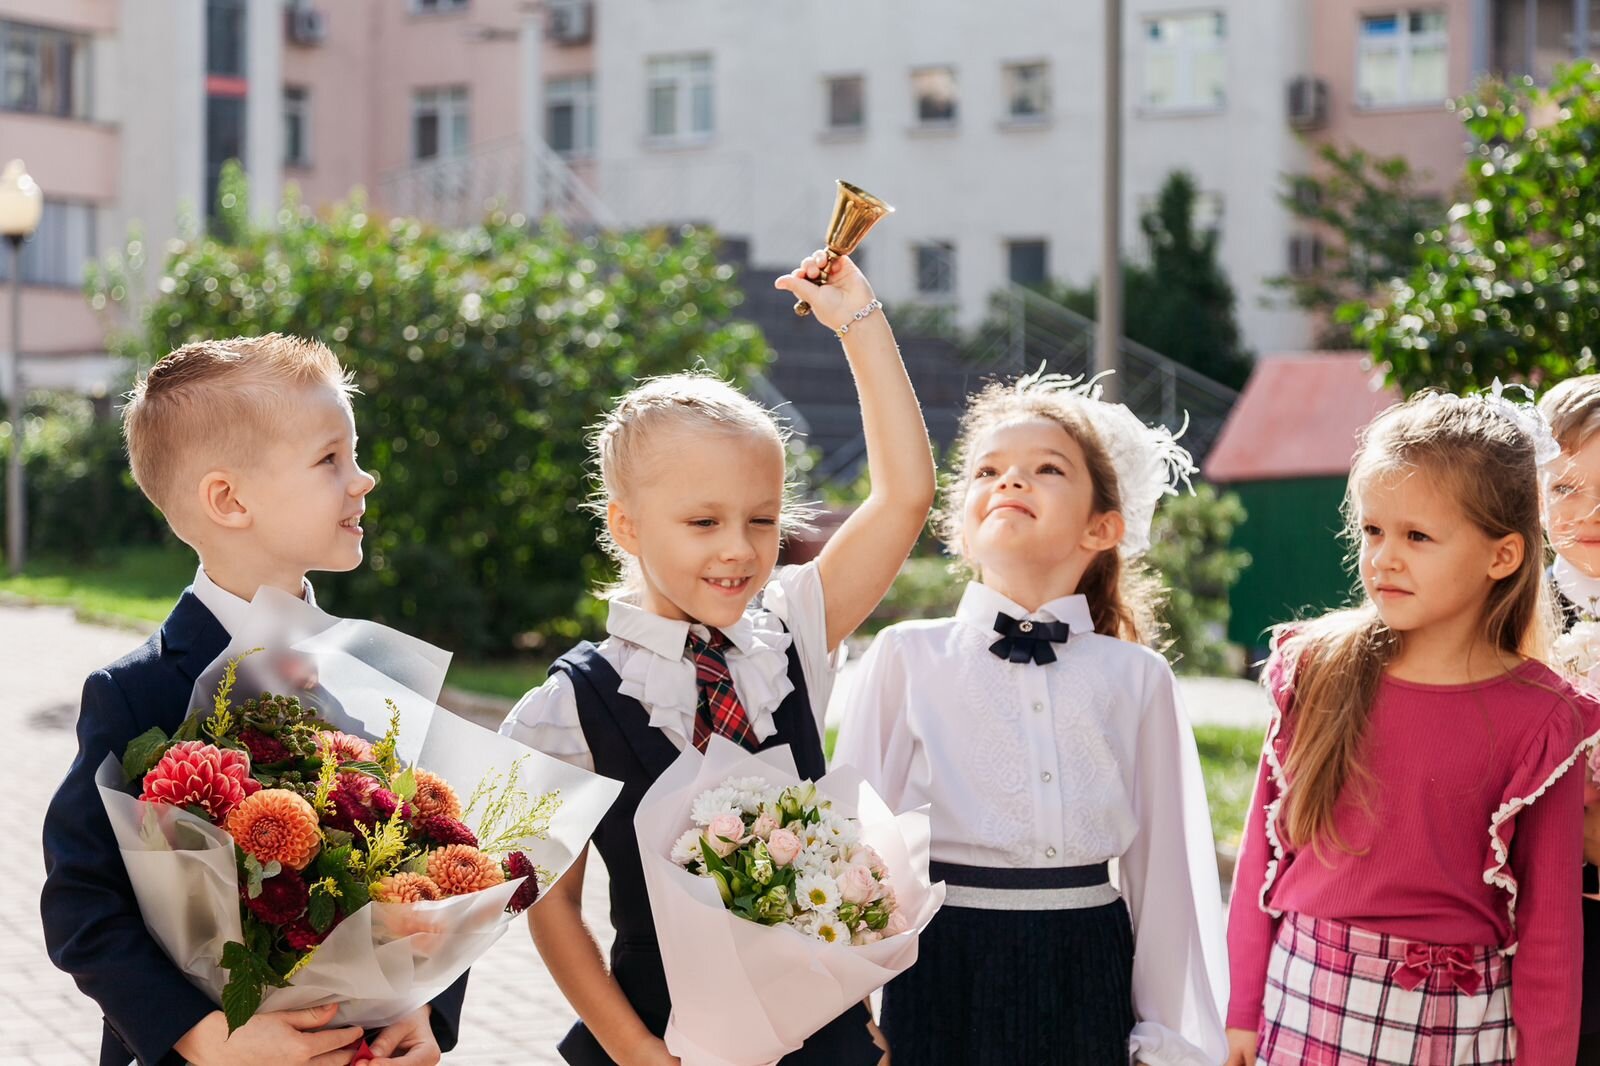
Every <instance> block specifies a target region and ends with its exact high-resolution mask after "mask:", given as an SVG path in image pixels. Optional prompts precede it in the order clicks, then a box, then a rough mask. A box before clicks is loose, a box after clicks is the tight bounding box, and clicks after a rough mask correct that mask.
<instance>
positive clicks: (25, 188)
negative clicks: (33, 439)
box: [0, 159, 44, 574]
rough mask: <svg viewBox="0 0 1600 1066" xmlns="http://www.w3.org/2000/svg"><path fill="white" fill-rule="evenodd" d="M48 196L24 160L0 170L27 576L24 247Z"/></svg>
mask: <svg viewBox="0 0 1600 1066" xmlns="http://www.w3.org/2000/svg"><path fill="white" fill-rule="evenodd" d="M43 211H44V194H43V193H41V192H40V191H39V186H38V183H36V182H35V181H34V180H33V179H32V178H31V177H29V176H28V168H27V167H25V166H23V164H22V160H20V159H13V160H12V161H11V162H9V163H7V164H6V168H5V170H4V171H0V236H4V237H5V239H6V243H8V244H10V245H11V358H10V359H8V360H7V361H6V417H7V418H9V419H10V421H11V448H10V461H9V462H8V463H7V471H6V561H7V564H8V565H9V566H10V568H11V572H12V573H13V574H18V573H21V572H22V564H23V562H24V561H25V559H26V555H27V530H28V524H27V514H26V512H25V510H24V508H25V507H26V504H25V502H24V496H25V493H24V492H23V481H22V391H23V386H22V242H23V241H25V240H27V239H28V238H29V237H31V236H33V231H34V230H36V229H38V228H39V216H40V215H41V214H42V213H43Z"/></svg>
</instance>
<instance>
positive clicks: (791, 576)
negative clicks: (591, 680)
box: [500, 562, 842, 772]
mask: <svg viewBox="0 0 1600 1066" xmlns="http://www.w3.org/2000/svg"><path fill="white" fill-rule="evenodd" d="M691 631H692V632H693V633H695V635H697V636H698V637H700V638H701V639H702V640H704V639H706V637H707V635H708V633H707V630H706V627H705V626H703V625H699V624H694V625H691V624H690V623H689V622H687V621H683V620H681V619H671V618H663V617H661V616H660V615H658V614H651V613H650V612H649V611H646V610H644V609H643V608H641V607H640V606H639V605H638V604H636V603H634V602H633V601H632V600H631V599H629V598H625V597H618V598H616V599H613V600H612V601H611V606H610V612H609V614H608V615H607V617H606V632H607V633H608V634H609V636H607V637H606V639H605V640H603V641H601V642H600V645H599V651H600V656H601V658H603V659H605V661H606V662H607V664H609V665H610V666H611V668H612V669H614V670H615V671H616V672H617V676H618V677H620V678H621V679H622V685H621V689H620V691H621V692H622V694H623V695H624V696H630V697H632V698H633V699H636V700H638V701H639V703H641V704H642V705H643V706H644V709H645V711H646V712H648V713H649V715H650V724H651V725H652V726H654V727H655V728H657V729H659V730H661V731H662V732H663V733H665V734H666V736H667V739H668V740H670V741H672V743H673V745H674V746H676V747H677V749H678V750H679V751H682V750H683V749H684V748H685V747H687V746H688V744H689V740H690V738H691V737H693V736H694V718H695V712H696V708H697V707H698V704H699V698H700V691H699V687H698V685H697V684H696V682H695V667H694V660H692V659H691V658H689V655H688V650H687V648H686V644H687V642H688V637H689V633H690V632H691ZM722 632H723V635H724V636H726V637H727V638H728V644H729V647H728V648H727V649H726V650H725V654H726V655H727V659H728V672H729V673H731V674H732V675H733V687H734V689H735V691H737V692H738V694H739V701H740V702H741V703H743V704H744V708H745V712H746V713H747V714H748V715H749V716H750V726H751V729H752V730H753V731H754V733H755V736H756V739H757V740H765V739H767V738H768V737H770V736H771V735H772V734H773V733H774V732H775V731H776V730H777V728H778V726H777V723H776V722H775V721H774V719H773V715H774V713H775V712H776V711H777V709H778V706H779V704H781V703H783V701H784V700H785V699H786V698H787V697H788V695H789V694H790V693H791V692H793V691H794V684H793V682H791V681H790V680H789V645H790V644H791V643H793V644H794V645H795V647H796V649H797V652H798V654H799V657H800V670H801V674H802V675H803V676H804V678H805V682H806V691H807V696H808V697H809V699H810V702H811V712H812V714H813V715H814V716H815V718H816V722H817V729H818V730H819V731H821V730H822V728H823V719H824V716H825V715H826V713H827V709H828V697H829V695H830V694H831V693H832V692H833V681H834V676H835V674H836V673H837V671H838V667H839V664H840V662H841V661H842V655H830V654H829V653H828V622H827V609H826V604H825V601H824V599H823V593H822V575H821V572H820V571H819V570H818V569H817V565H816V563H814V562H813V563H807V564H805V565H804V566H785V567H779V568H778V570H777V571H775V572H774V573H773V575H772V578H771V580H769V581H768V582H767V585H766V587H765V588H764V589H763V590H762V592H761V595H760V596H759V597H758V598H757V600H756V601H755V602H754V603H752V604H751V605H750V608H749V609H748V610H746V611H745V613H744V616H743V617H742V618H740V619H739V621H738V622H736V623H735V624H734V625H732V626H730V627H728V628H727V629H724V630H723V631H722ZM841 647H842V645H841ZM500 732H501V733H502V734H504V735H505V736H508V737H512V738H514V739H516V740H520V741H521V742H522V743H524V744H526V745H528V746H529V747H530V748H536V749H537V750H539V751H542V752H544V753H545V754H547V755H553V756H555V757H556V758H558V759H561V760H562V761H564V762H567V763H571V764H572V765H573V766H576V767H579V768H580V769H584V770H589V771H591V772H592V771H593V770H594V756H593V755H591V754H590V752H589V743H588V741H587V740H586V739H585V738H584V735H583V725H582V723H581V722H580V721H579V718H578V702H577V699H576V697H575V696H574V695H573V691H572V682H571V681H570V680H569V679H568V678H567V675H566V674H564V673H561V672H559V671H558V672H556V673H554V674H552V675H550V677H549V679H547V680H546V681H545V683H544V684H542V685H540V686H539V687H538V688H536V689H534V690H533V691H532V692H529V693H528V694H527V695H525V696H523V697H522V699H521V700H519V701H517V705H516V706H515V707H513V708H512V709H511V713H510V714H509V715H507V716H506V719H505V721H503V722H501V723H500Z"/></svg>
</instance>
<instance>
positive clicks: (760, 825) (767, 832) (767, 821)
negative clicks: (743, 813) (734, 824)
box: [750, 811, 778, 840]
mask: <svg viewBox="0 0 1600 1066" xmlns="http://www.w3.org/2000/svg"><path fill="white" fill-rule="evenodd" d="M776 828H778V819H776V818H774V817H773V816H772V815H770V814H768V813H767V812H766V811H762V812H761V813H760V814H759V815H757V816H756V820H755V824H753V825H752V826H751V827H750V835H751V836H753V837H755V838H756V839H757V840H765V839H767V838H768V837H770V836H771V835H772V831H773V830H774V829H776Z"/></svg>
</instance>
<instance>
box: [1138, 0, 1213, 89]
mask: <svg viewBox="0 0 1600 1066" xmlns="http://www.w3.org/2000/svg"><path fill="white" fill-rule="evenodd" d="M1227 33H1228V21H1227V17H1226V16H1224V15H1223V14H1222V13H1221V12H1219V11H1203V12H1195V13H1192V14H1186V15H1165V16H1162V17H1160V18H1151V19H1146V20H1145V22H1144V32H1143V40H1144V55H1143V60H1144V62H1143V78H1144V82H1143V87H1142V88H1141V90H1140V103H1141V104H1142V106H1143V107H1144V108H1146V109H1147V110H1150V111H1219V110H1221V109H1222V107H1223V105H1224V104H1225V103H1227V63H1226V56H1225V51H1224V50H1225V49H1226V47H1227Z"/></svg>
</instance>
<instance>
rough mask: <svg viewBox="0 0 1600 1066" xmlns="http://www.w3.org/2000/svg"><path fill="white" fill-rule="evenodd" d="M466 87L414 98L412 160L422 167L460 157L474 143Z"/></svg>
mask: <svg viewBox="0 0 1600 1066" xmlns="http://www.w3.org/2000/svg"><path fill="white" fill-rule="evenodd" d="M467 105H468V97H467V90H466V87H465V86H460V85H458V86H454V87H452V88H448V89H419V90H417V92H415V93H414V94H413V95H412V98H411V159H412V162H416V163H420V162H422V161H423V160H425V159H435V158H437V157H439V156H441V155H460V154H462V153H463V152H465V151H466V150H467V143H468V141H469V140H470V139H471V116H470V114H469V112H468V107H467Z"/></svg>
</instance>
